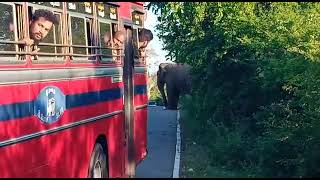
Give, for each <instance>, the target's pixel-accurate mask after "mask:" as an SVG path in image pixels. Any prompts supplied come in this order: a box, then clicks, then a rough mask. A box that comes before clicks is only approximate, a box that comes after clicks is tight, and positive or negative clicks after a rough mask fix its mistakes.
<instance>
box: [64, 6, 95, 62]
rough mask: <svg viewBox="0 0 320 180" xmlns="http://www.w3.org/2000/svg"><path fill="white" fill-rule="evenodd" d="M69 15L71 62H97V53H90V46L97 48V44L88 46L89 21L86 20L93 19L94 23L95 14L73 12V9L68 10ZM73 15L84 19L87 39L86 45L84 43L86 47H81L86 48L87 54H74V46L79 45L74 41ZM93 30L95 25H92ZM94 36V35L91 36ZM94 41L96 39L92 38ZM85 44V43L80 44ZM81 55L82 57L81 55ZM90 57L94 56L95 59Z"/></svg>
mask: <svg viewBox="0 0 320 180" xmlns="http://www.w3.org/2000/svg"><path fill="white" fill-rule="evenodd" d="M67 17H68V20H67V21H68V22H67V23H68V31H69V32H68V38H69V39H68V44H69V52H70V56H69V57H70V58H71V60H70V61H71V62H72V63H81V62H84V63H88V62H97V58H96V57H97V54H89V49H88V48H92V49H95V47H96V44H94V43H93V44H94V46H93V47H92V46H88V43H89V42H88V34H87V21H86V20H88V19H89V20H91V21H92V24H93V23H94V21H95V18H94V16H93V15H90V14H85V13H78V12H73V11H67ZM71 17H76V18H81V19H83V20H84V28H85V29H84V33H85V40H86V45H84V46H85V47H81V48H86V54H76V56H74V54H75V53H74V52H73V48H74V46H79V45H74V44H73V42H72V28H71ZM91 30H93V27H91ZM91 38H92V37H91ZM92 41H94V39H92ZM80 46H83V45H80ZM77 55H80V58H79V56H77ZM82 57H83V58H82ZM90 57H94V59H89V58H90Z"/></svg>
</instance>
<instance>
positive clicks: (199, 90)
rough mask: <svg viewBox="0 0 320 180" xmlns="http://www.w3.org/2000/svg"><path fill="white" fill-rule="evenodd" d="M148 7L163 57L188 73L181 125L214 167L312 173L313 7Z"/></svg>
mask: <svg viewBox="0 0 320 180" xmlns="http://www.w3.org/2000/svg"><path fill="white" fill-rule="evenodd" d="M153 7H156V8H160V9H161V16H160V17H159V20H160V21H161V23H160V24H158V25H157V29H158V30H159V34H160V35H159V37H160V38H161V39H162V40H163V41H164V43H165V48H164V49H166V50H168V51H169V53H168V57H170V58H171V59H173V60H175V61H176V62H183V63H189V64H191V65H192V66H193V69H192V74H193V78H194V79H193V89H192V95H191V96H190V97H188V98H184V100H183V103H184V106H183V107H184V112H185V114H186V119H185V121H186V123H187V124H188V127H187V128H188V129H189V131H190V132H192V134H194V138H195V139H196V140H198V141H199V142H201V143H202V144H207V145H208V146H209V147H210V149H211V150H212V153H211V154H212V157H211V161H212V163H213V164H216V165H218V164H219V165H221V166H225V167H227V168H229V169H243V170H245V169H248V168H249V169H251V170H253V171H254V172H253V171H251V170H250V172H248V173H250V174H251V175H252V174H254V176H261V177H317V176H319V175H320V171H319V168H318V167H317V162H318V161H319V159H320V155H318V154H319V153H316V152H319V150H320V149H319V146H320V143H319V137H320V134H319V133H318V131H317V130H318V129H319V124H320V122H319V119H320V118H319V117H320V109H319V107H320V97H319V95H320V83H319V80H318V79H319V78H318V77H320V76H319V75H320V67H319V60H320V59H319V57H320V46H319V44H320V38H319V37H320V30H319V28H318V24H319V22H320V16H319V12H320V4H319V3H304V2H272V3H271V2H257V3H253V2H192V3H191V2H190V3H188V2H170V3H159V4H157V3H153ZM248 177H249V175H248Z"/></svg>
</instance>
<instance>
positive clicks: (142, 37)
mask: <svg viewBox="0 0 320 180" xmlns="http://www.w3.org/2000/svg"><path fill="white" fill-rule="evenodd" d="M138 39H139V47H138V48H139V49H144V48H146V47H147V46H148V44H149V42H150V41H151V40H152V39H153V34H152V32H151V31H150V30H149V29H145V28H143V29H141V30H140V31H139V33H138Z"/></svg>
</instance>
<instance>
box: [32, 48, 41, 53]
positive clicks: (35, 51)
mask: <svg viewBox="0 0 320 180" xmlns="http://www.w3.org/2000/svg"><path fill="white" fill-rule="evenodd" d="M39 50H40V48H37V49H36V50H34V51H32V53H37V52H38V51H39Z"/></svg>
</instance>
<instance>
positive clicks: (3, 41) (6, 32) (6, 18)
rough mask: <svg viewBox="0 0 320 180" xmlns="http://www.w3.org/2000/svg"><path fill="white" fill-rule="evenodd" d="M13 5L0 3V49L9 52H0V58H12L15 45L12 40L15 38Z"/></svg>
mask: <svg viewBox="0 0 320 180" xmlns="http://www.w3.org/2000/svg"><path fill="white" fill-rule="evenodd" d="M13 7H14V6H13V5H9V4H2V3H1V4H0V22H1V23H0V51H1V52H3V53H4V52H9V51H11V54H1V55H0V60H2V61H4V60H8V57H10V59H11V58H14V57H15V55H14V54H15V51H16V45H15V44H14V41H15V40H16V38H15V37H16V36H15V34H16V28H15V22H14V18H15V16H14V13H13Z"/></svg>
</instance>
